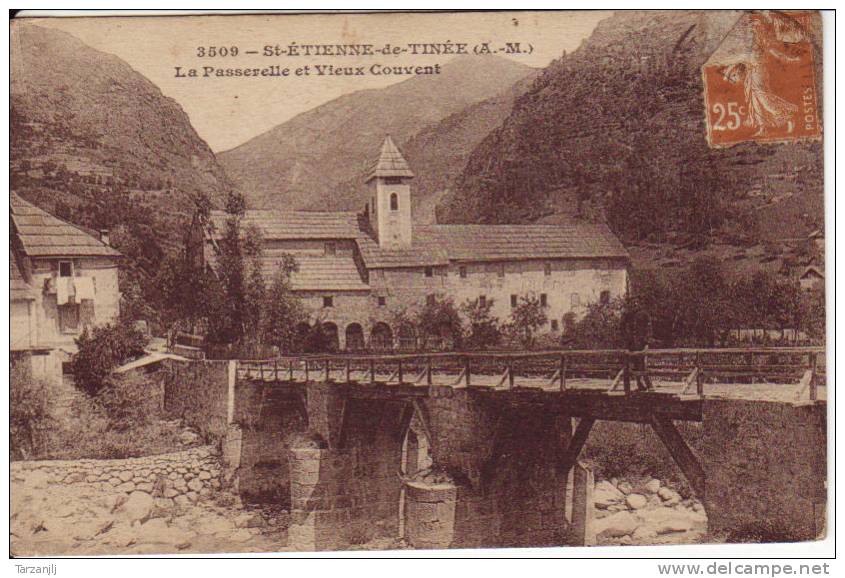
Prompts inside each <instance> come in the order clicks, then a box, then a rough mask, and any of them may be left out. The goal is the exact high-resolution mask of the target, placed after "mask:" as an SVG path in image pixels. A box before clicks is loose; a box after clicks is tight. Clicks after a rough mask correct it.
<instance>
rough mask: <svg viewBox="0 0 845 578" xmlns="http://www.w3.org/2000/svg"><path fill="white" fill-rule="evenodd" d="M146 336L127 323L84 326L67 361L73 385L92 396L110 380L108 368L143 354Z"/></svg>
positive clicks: (110, 374) (110, 373) (112, 368)
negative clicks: (71, 357)
mask: <svg viewBox="0 0 845 578" xmlns="http://www.w3.org/2000/svg"><path fill="white" fill-rule="evenodd" d="M146 345H147V338H146V336H144V334H143V333H141V332H140V331H138V330H137V329H135V327H134V326H133V325H131V324H130V323H125V322H124V323H116V324H110V325H101V326H99V327H94V329H93V330H91V331H89V330H88V328H87V327H86V328H85V329H84V330H83V331H82V335H80V336H79V337H78V338H77V339H76V346H77V348H78V350H77V352H76V354H75V355H74V356H73V359H72V360H71V371H72V373H73V377H74V381H75V383H76V387H78V388H80V389H82V390H83V391H85V392H86V393H88V394H89V395H96V394H97V393H99V392H100V391H101V390H102V389H103V388H104V387H106V386H108V385H109V384H110V383H111V380H112V371H113V370H114V368H115V367H117V366H118V365H120V364H122V363H126V362H127V361H130V360H132V359H135V358H138V357H140V356H142V355H144V347H145V346H146Z"/></svg>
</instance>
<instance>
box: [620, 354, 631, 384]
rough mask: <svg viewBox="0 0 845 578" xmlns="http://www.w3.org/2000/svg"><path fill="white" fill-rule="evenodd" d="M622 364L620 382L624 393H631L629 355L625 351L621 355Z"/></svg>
mask: <svg viewBox="0 0 845 578" xmlns="http://www.w3.org/2000/svg"><path fill="white" fill-rule="evenodd" d="M622 359H623V362H624V365H623V366H622V384H623V385H624V388H625V395H628V394H630V393H631V356H630V354H629V353H628V352H627V351H626V352H625V353H624V354H623V356H622Z"/></svg>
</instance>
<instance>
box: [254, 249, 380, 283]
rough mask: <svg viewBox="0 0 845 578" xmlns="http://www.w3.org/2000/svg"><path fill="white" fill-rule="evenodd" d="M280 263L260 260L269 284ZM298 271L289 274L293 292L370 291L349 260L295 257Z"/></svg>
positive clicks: (273, 259) (268, 258)
mask: <svg viewBox="0 0 845 578" xmlns="http://www.w3.org/2000/svg"><path fill="white" fill-rule="evenodd" d="M279 264H280V259H279V258H278V257H277V258H272V257H262V258H261V272H262V276H263V277H264V279H265V280H266V281H267V282H268V283H270V282H272V280H273V278H274V277H275V275H276V274H277V273H278V271H279ZM296 265H297V270H296V271H294V272H293V273H291V278H290V284H291V288H292V289H293V290H294V291H366V290H368V289H369V288H370V287H369V285H367V284H366V283H364V281H363V280H362V279H361V274H360V273H359V272H358V267H357V266H356V265H355V261H354V260H353V259H352V257H351V256H349V257H344V256H335V257H303V256H301V255H297V256H296Z"/></svg>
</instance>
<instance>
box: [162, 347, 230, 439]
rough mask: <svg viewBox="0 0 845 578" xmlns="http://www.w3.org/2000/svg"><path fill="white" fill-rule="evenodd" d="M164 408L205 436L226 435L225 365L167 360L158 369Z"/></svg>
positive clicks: (227, 401) (226, 392) (225, 363)
mask: <svg viewBox="0 0 845 578" xmlns="http://www.w3.org/2000/svg"><path fill="white" fill-rule="evenodd" d="M161 376H162V380H163V382H164V409H165V412H166V413H167V414H168V415H170V416H172V417H178V418H182V419H184V420H185V421H186V422H187V423H188V424H189V425H191V426H192V427H194V428H196V429H197V430H199V431H200V432H201V433H202V434H203V435H204V436H206V437H213V438H218V439H220V438H223V437H224V436H225V435H226V426H227V424H228V412H229V362H228V361H206V360H191V361H179V360H174V359H167V360H165V361H164V362H163V367H162V370H161Z"/></svg>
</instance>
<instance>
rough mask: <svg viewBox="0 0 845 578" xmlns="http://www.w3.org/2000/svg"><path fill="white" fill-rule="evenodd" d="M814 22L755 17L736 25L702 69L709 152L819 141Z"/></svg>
mask: <svg viewBox="0 0 845 578" xmlns="http://www.w3.org/2000/svg"><path fill="white" fill-rule="evenodd" d="M817 18H818V15H817V14H816V13H815V12H796V11H791V12H780V11H759V12H750V13H748V14H746V15H745V16H743V17H742V18H741V19H740V20H739V22H737V24H736V26H735V27H734V28H733V29H732V30H731V32H730V33H729V34H728V35H727V36H726V37H725V39H724V40H723V42H722V43H721V45H720V46H719V48H718V49H717V50H716V52H714V53H713V55H712V56H711V57H710V58H709V59H708V61H707V62H706V63H705V64H704V66H703V67H702V75H703V78H704V102H705V106H706V118H707V141H708V143H709V144H710V146H711V147H725V146H732V145H734V144H737V143H741V142H746V141H755V142H786V141H795V140H805V139H815V138H818V137H820V136H821V125H820V116H821V115H820V111H819V103H818V97H819V91H818V88H817V86H816V69H815V58H814V52H815V51H816V50H817V49H818V46H817V44H816V43H817V42H818V36H817V32H816V31H817V30H819V27H818V26H817V23H816V20H817Z"/></svg>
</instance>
